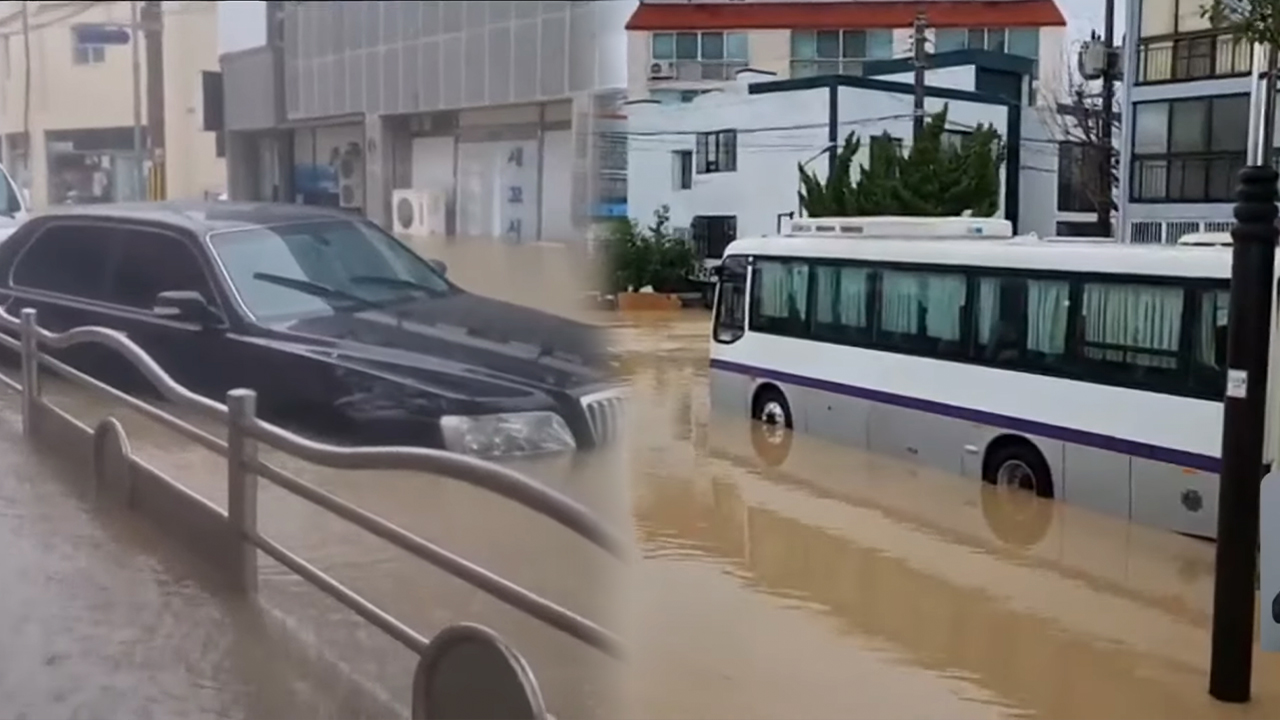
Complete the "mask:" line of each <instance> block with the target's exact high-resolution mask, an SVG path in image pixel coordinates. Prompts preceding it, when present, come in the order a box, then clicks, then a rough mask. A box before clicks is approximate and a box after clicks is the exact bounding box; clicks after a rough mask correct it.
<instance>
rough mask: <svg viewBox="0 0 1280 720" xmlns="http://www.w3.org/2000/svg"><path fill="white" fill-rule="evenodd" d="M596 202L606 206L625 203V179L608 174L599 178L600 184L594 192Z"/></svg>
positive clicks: (622, 176)
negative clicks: (596, 194)
mask: <svg viewBox="0 0 1280 720" xmlns="http://www.w3.org/2000/svg"><path fill="white" fill-rule="evenodd" d="M596 192H597V193H598V194H599V197H598V198H597V200H598V201H599V202H601V203H604V204H606V205H617V204H622V203H626V202H627V177H626V176H625V175H617V174H614V173H609V174H607V175H602V176H600V184H599V187H598V188H597V191H596Z"/></svg>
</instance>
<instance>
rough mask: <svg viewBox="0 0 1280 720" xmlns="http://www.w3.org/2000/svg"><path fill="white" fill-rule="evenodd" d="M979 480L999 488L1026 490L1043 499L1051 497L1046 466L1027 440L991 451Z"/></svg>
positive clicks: (1050, 482) (1036, 450) (1007, 444)
mask: <svg viewBox="0 0 1280 720" xmlns="http://www.w3.org/2000/svg"><path fill="white" fill-rule="evenodd" d="M983 465H984V467H983V472H982V479H983V480H985V481H987V482H988V483H990V484H992V485H995V486H997V487H1000V488H1008V489H1017V490H1027V491H1030V492H1033V493H1035V494H1036V495H1037V496H1039V497H1042V498H1052V497H1053V477H1052V474H1051V472H1050V470H1049V463H1047V462H1045V460H1044V456H1043V455H1041V454H1040V451H1039V450H1038V449H1036V447H1035V446H1034V445H1032V444H1030V443H1028V442H1026V441H1022V442H1010V443H1006V444H1004V445H1003V446H1001V447H997V448H994V449H993V451H992V453H991V455H990V456H989V457H988V458H987V461H986V462H985V463H983Z"/></svg>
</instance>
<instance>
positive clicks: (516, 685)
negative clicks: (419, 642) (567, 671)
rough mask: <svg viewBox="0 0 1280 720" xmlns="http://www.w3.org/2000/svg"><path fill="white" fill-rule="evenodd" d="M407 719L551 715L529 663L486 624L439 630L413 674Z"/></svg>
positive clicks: (536, 718) (530, 719)
mask: <svg viewBox="0 0 1280 720" xmlns="http://www.w3.org/2000/svg"><path fill="white" fill-rule="evenodd" d="M412 716H413V720H552V718H551V716H550V715H549V714H548V713H547V708H546V704H545V703H544V702H543V699H542V691H541V690H540V689H539V688H538V681H537V680H535V679H534V677H533V671H532V670H530V669H529V664H528V663H526V662H525V660H524V658H523V657H521V656H520V653H517V652H516V651H515V650H514V649H513V648H512V647H511V646H510V645H508V644H507V643H506V641H504V640H503V639H502V638H501V637H500V636H499V635H498V634H497V633H495V632H494V631H492V630H490V629H489V628H486V627H483V626H480V625H473V624H470V623H462V624H458V625H450V626H449V627H447V628H445V629H444V630H441V631H440V632H439V633H438V634H436V636H435V637H434V638H432V639H431V644H429V645H428V646H427V649H426V650H424V651H423V652H422V655H421V656H420V657H419V659H418V669H417V670H416V671H415V672H414V675H413V710H412Z"/></svg>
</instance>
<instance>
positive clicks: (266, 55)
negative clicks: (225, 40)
mask: <svg viewBox="0 0 1280 720" xmlns="http://www.w3.org/2000/svg"><path fill="white" fill-rule="evenodd" d="M221 65H222V94H223V100H224V106H225V108H226V115H225V118H224V120H225V122H226V126H227V130H229V131H238V130H264V129H267V128H272V127H275V125H276V93H277V92H278V91H277V89H276V81H275V74H274V63H273V58H272V53H271V49H270V48H269V47H267V46H266V45H259V46H257V47H254V48H249V49H247V50H240V51H238V52H233V53H228V54H225V55H222V56H221Z"/></svg>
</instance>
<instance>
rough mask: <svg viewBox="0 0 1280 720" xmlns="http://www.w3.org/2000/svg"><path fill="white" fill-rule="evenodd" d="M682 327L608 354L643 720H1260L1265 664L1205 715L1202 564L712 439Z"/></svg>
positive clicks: (723, 436)
mask: <svg viewBox="0 0 1280 720" xmlns="http://www.w3.org/2000/svg"><path fill="white" fill-rule="evenodd" d="M702 322H704V321H703V320H695V321H690V322H688V323H687V324H685V325H683V326H682V325H674V326H673V325H664V326H661V327H653V328H651V327H644V326H637V327H632V328H627V329H623V330H621V331H620V333H621V334H622V335H623V336H624V338H620V339H618V340H616V341H615V345H617V346H618V347H620V348H621V347H625V348H627V349H628V350H629V351H630V357H629V361H628V366H629V369H630V373H631V375H632V378H633V381H634V383H635V386H636V388H637V395H638V396H642V397H644V398H645V402H644V403H642V404H638V406H637V407H636V409H635V411H634V412H635V415H636V417H634V418H633V421H632V422H633V425H632V426H633V427H641V428H644V430H645V434H644V435H643V436H639V435H638V434H637V436H636V437H634V438H633V446H634V447H633V452H634V453H635V457H634V459H633V468H634V472H635V473H636V483H635V498H636V499H635V507H634V512H635V515H636V520H637V526H638V530H639V533H640V537H641V543H642V547H643V551H644V554H645V557H646V558H647V560H646V562H645V563H643V564H642V566H641V570H640V575H641V578H640V579H641V583H640V586H639V589H638V592H639V594H640V596H641V607H640V610H639V612H640V613H641V619H642V622H643V623H644V625H643V626H644V627H645V628H646V629H647V632H646V634H645V636H644V637H643V638H641V639H640V640H639V641H638V642H639V648H638V656H637V658H636V660H635V665H634V676H635V681H636V684H637V686H638V687H637V690H636V692H637V697H638V698H639V701H640V702H641V703H642V705H641V707H642V708H644V710H646V711H647V715H646V716H648V717H670V718H676V717H682V718H684V717H699V718H713V717H727V716H731V715H732V716H734V717H761V718H763V717H781V716H787V717H812V718H829V717H872V716H874V717H893V716H898V717H925V716H944V715H945V716H947V717H960V716H964V717H992V716H1042V717H1053V718H1075V717H1112V718H1133V717H1161V716H1175V715H1176V716H1195V717H1269V716H1274V715H1276V714H1277V712H1278V711H1280V685H1278V684H1277V683H1280V680H1273V678H1277V677H1280V674H1278V673H1277V670H1280V663H1278V662H1276V658H1275V656H1271V655H1268V656H1263V657H1260V658H1259V661H1258V665H1257V668H1258V669H1257V670H1256V672H1257V675H1258V681H1257V692H1256V695H1255V698H1256V699H1255V702H1254V703H1253V704H1252V705H1250V706H1248V707H1247V708H1238V707H1228V706H1224V705H1218V704H1214V703H1212V702H1211V701H1210V700H1209V698H1208V696H1207V694H1206V691H1205V683H1206V678H1207V671H1206V663H1207V656H1208V644H1207V626H1208V618H1209V614H1208V611H1209V604H1210V599H1211V583H1212V550H1213V548H1212V546H1211V545H1208V544H1205V543H1201V542H1199V541H1195V540H1190V539H1187V538H1182V537H1178V536H1174V535H1169V534H1163V533H1159V532H1156V531H1153V530H1148V529H1144V528H1137V527H1130V526H1128V525H1125V524H1122V523H1119V522H1118V521H1115V520H1113V519H1111V518H1106V517H1101V516H1096V515H1093V514H1091V513H1088V512H1084V511H1081V510H1079V509H1076V508H1071V507H1067V506H1065V505H1063V504H1061V503H1053V502H1051V501H1045V500H1042V499H1040V498H1036V497H1034V496H1033V495H1031V494H1029V493H1016V492H1015V493H1010V492H1008V491H1006V490H1001V489H997V488H994V487H990V486H987V485H983V484H981V483H977V482H972V481H968V480H963V479H960V478H956V477H951V476H947V475H945V474H942V473H937V472H934V471H931V470H928V469H925V468H921V467H915V466H910V465H905V464H903V463H899V462H896V461H893V460H890V459H887V458H882V457H876V456H872V455H869V454H867V453H863V452H857V451H853V450H850V449H847V448H840V447H835V446H832V445H830V444H827V443H824V442H821V441H818V440H816V439H813V438H807V437H804V436H801V435H792V434H791V433H784V434H783V435H782V436H773V435H771V434H770V433H768V432H764V431H762V430H763V429H762V428H760V427H759V426H753V425H752V424H751V423H748V422H745V421H743V420H741V419H736V418H725V417H719V416H712V415H711V414H710V411H709V409H708V408H707V405H706V398H705V396H706V392H707V390H706V377H705V367H706V355H705V345H706V341H705V339H704V337H705V325H703V324H702ZM646 338H653V343H654V345H655V346H660V347H662V350H661V351H655V352H651V353H648V352H645V351H644V350H643V348H644V346H645V343H646ZM677 338H679V339H681V340H684V341H685V342H686V346H685V350H683V351H679V350H677V351H675V352H672V348H671V347H670V345H671V344H673V342H675V340H676V339H677ZM659 368H662V369H661V371H660V370H659ZM659 377H662V378H664V380H665V382H666V383H668V384H669V385H670V387H669V389H668V391H667V392H666V393H656V392H655V390H656V389H657V388H656V386H657V385H658V378H659ZM681 384H683V386H684V387H683V388H680V387H679V386H680V385H681ZM686 411H687V412H688V414H689V416H690V417H689V420H688V424H689V425H691V427H692V429H693V432H692V433H691V437H692V438H693V440H692V447H690V446H689V445H687V443H689V440H686V439H685V438H687V437H690V435H688V434H686V433H685V432H684V425H683V421H681V420H677V421H676V422H675V423H674V426H672V427H670V429H669V430H667V429H664V426H666V425H668V424H669V418H670V417H671V413H672V412H676V413H685V412H686ZM796 666H799V667H802V668H803V671H797V668H796ZM831 667H835V668H839V670H838V671H836V672H831V671H829V670H827V668H831Z"/></svg>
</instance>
